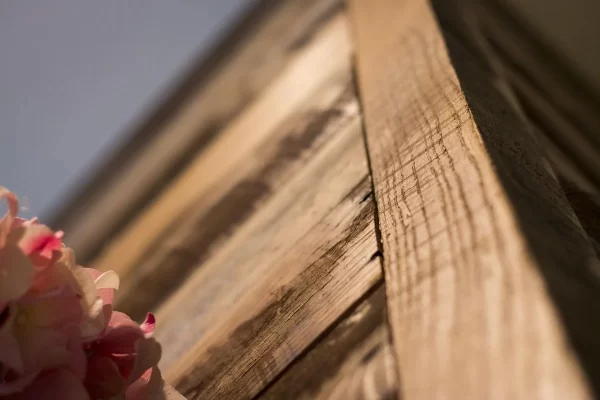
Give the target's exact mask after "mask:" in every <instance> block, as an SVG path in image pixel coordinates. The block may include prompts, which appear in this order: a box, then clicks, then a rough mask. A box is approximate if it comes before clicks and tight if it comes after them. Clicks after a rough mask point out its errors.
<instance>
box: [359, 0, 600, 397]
mask: <svg viewBox="0 0 600 400" xmlns="http://www.w3.org/2000/svg"><path fill="white" fill-rule="evenodd" d="M351 4H352V17H353V21H354V25H353V26H354V31H355V36H356V42H357V70H358V76H359V82H360V92H361V94H362V96H363V97H362V100H363V106H364V111H365V123H366V133H367V143H368V150H369V159H370V162H371V168H372V171H373V180H374V185H375V196H376V202H377V209H378V216H379V222H380V224H379V227H380V229H381V237H382V240H383V247H384V265H385V276H386V286H387V295H388V313H389V319H390V325H391V330H392V336H393V344H394V352H395V356H396V358H397V360H398V362H399V369H398V370H399V382H401V394H402V398H404V399H427V398H444V397H448V398H461V399H482V398H485V399H504V398H523V399H530V398H548V399H550V398H553V399H563V398H589V397H590V394H591V392H590V386H589V382H590V381H586V379H585V375H584V373H588V374H589V375H588V376H589V377H595V378H593V380H595V381H596V382H597V381H598V380H597V379H596V378H597V376H596V375H597V371H598V370H597V368H595V367H596V366H597V364H598V363H597V362H595V361H593V359H594V358H595V359H596V360H597V359H598V357H597V355H598V350H599V349H600V348H599V346H598V345H597V341H596V339H595V337H596V336H595V335H597V333H592V332H597V327H596V326H597V324H595V323H592V322H591V321H597V320H598V318H600V315H599V312H600V307H599V302H598V300H599V298H600V297H599V294H598V293H600V291H599V290H598V289H599V288H600V286H599V285H598V284H599V279H598V272H597V271H598V260H597V259H596V257H595V254H594V252H593V249H592V246H591V245H590V242H589V241H588V240H587V237H586V235H585V233H584V232H583V230H582V229H581V226H580V225H579V222H578V220H577V218H576V217H575V215H574V214H573V212H572V210H571V209H570V207H569V206H568V202H567V200H566V198H565V196H564V193H563V192H562V190H561V187H560V185H559V184H558V182H557V181H556V179H555V177H554V176H553V173H552V171H551V170H550V169H549V168H548V164H547V162H546V160H545V159H544V158H543V153H542V151H541V150H540V148H539V147H538V145H537V143H536V141H535V140H534V139H533V137H532V135H531V132H529V131H528V130H527V129H526V127H524V125H523V123H522V121H521V119H520V118H519V117H518V116H517V115H516V113H515V112H514V111H513V110H512V109H511V107H510V105H509V104H507V103H506V101H505V100H504V98H503V97H502V96H501V95H500V93H499V92H498V91H497V90H496V89H495V88H494V86H492V85H491V84H490V82H491V79H490V76H489V75H486V73H487V72H486V70H485V69H483V68H481V63H480V62H479V61H478V60H475V59H473V57H472V55H471V54H470V53H469V51H468V50H467V49H466V48H465V47H464V46H463V45H462V44H461V43H460V42H459V41H458V40H457V38H456V37H455V36H454V35H453V34H452V32H453V30H452V27H449V29H448V31H446V32H445V33H446V34H445V36H442V31H441V30H440V27H439V26H438V24H437V21H436V19H435V17H434V14H433V12H432V10H431V8H430V3H429V2H427V1H421V0H414V1H406V2H396V1H393V0H375V1H371V0H353V1H351ZM434 4H435V2H434ZM442 19H443V18H442ZM454 23H456V24H457V25H460V21H457V20H454ZM444 39H445V40H444ZM446 46H448V47H446ZM448 49H449V50H450V55H451V56H452V62H453V64H451V62H450V58H449V54H448ZM455 68H456V70H455ZM457 71H458V74H459V76H460V78H461V80H460V83H459V79H458V77H457V75H456V73H457ZM574 350H576V351H574ZM586 353H587V354H586ZM582 366H583V367H584V368H582Z"/></svg>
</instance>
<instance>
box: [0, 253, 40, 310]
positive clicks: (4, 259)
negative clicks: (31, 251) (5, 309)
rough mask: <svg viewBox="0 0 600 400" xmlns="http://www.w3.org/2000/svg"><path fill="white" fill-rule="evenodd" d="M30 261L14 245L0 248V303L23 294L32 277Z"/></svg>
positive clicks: (32, 271)
mask: <svg viewBox="0 0 600 400" xmlns="http://www.w3.org/2000/svg"><path fill="white" fill-rule="evenodd" d="M34 273H35V271H34V269H33V265H32V264H31V261H29V258H27V256H26V255H25V254H23V252H22V251H21V250H20V249H19V248H18V247H16V246H10V245H8V246H5V247H3V248H0V303H5V302H8V301H10V300H14V299H17V298H19V297H21V296H22V295H24V294H25V293H26V292H27V290H28V289H29V286H30V284H31V281H32V280H33V277H34Z"/></svg>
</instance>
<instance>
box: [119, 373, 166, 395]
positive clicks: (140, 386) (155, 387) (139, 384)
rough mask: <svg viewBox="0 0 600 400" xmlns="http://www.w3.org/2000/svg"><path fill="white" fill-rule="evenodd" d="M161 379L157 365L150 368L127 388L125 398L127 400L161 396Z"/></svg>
mask: <svg viewBox="0 0 600 400" xmlns="http://www.w3.org/2000/svg"><path fill="white" fill-rule="evenodd" d="M162 388H163V380H162V376H161V374H160V370H159V369H158V367H154V368H151V369H149V370H147V371H146V372H144V374H142V376H141V377H140V378H139V379H138V380H137V381H135V382H133V384H131V386H129V388H128V389H127V393H126V395H125V398H126V399H127V400H155V399H156V400H158V399H160V398H162V397H161V394H162Z"/></svg>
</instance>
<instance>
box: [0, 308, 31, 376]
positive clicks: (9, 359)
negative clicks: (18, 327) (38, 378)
mask: <svg viewBox="0 0 600 400" xmlns="http://www.w3.org/2000/svg"><path fill="white" fill-rule="evenodd" d="M1 314H2V316H3V317H2V318H4V321H3V322H2V323H1V324H0V365H2V364H3V365H4V367H8V368H10V369H12V370H13V371H15V372H17V373H18V374H22V373H23V372H25V371H24V366H23V360H22V359H21V352H20V351H19V343H18V342H17V339H16V338H15V336H14V329H13V325H14V321H15V317H16V314H17V310H16V309H15V307H14V306H10V307H9V306H7V307H6V308H5V309H4V310H3V311H2V312H1Z"/></svg>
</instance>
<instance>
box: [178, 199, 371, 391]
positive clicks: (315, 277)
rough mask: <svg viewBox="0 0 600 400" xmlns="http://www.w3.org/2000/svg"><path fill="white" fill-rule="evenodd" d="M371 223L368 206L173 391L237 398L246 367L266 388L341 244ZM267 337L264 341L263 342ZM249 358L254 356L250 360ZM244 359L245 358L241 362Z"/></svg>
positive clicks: (247, 388)
mask: <svg viewBox="0 0 600 400" xmlns="http://www.w3.org/2000/svg"><path fill="white" fill-rule="evenodd" d="M372 223H373V203H366V204H364V206H363V207H362V209H361V211H360V213H359V214H358V215H357V216H356V217H355V219H354V220H353V221H352V223H351V224H350V225H349V226H348V228H347V229H346V230H345V233H344V236H343V237H342V238H341V239H340V240H339V241H338V242H336V243H335V244H334V245H333V246H331V248H329V250H327V251H326V252H325V254H323V255H322V256H321V257H320V258H319V259H318V260H317V261H315V262H314V263H312V264H311V265H310V266H308V267H307V268H306V269H305V270H304V271H303V272H302V273H301V274H300V275H299V276H298V277H296V278H295V279H294V280H293V281H292V282H291V283H290V284H288V285H286V286H285V287H282V288H281V290H280V291H279V292H280V293H282V294H281V296H280V297H279V298H277V299H276V300H275V301H273V302H272V303H271V304H270V305H269V306H268V307H266V308H265V309H264V310H262V311H261V312H260V313H259V314H258V315H256V316H255V317H253V318H251V319H250V320H248V321H246V322H244V323H242V324H241V325H240V326H239V327H238V328H237V329H236V330H235V331H234V332H233V333H232V334H231V336H230V337H229V338H227V340H225V341H224V343H223V344H221V345H220V346H217V347H213V348H210V349H209V350H208V351H207V354H206V356H205V357H203V359H202V360H199V363H198V364H197V365H196V366H195V367H194V368H193V369H192V370H191V371H190V372H189V374H188V375H187V376H185V377H184V378H182V379H181V380H180V381H179V382H178V384H177V389H178V390H179V391H180V392H182V393H183V394H184V395H185V396H188V397H189V398H191V399H200V398H207V399H208V398H228V399H234V398H243V397H245V396H247V395H248V392H249V391H250V386H251V385H253V384H255V382H253V381H248V379H249V378H247V375H246V374H247V372H248V371H249V368H251V369H253V370H254V373H255V374H258V375H259V376H261V377H263V378H264V379H262V384H263V385H266V384H267V383H268V382H269V381H270V380H271V379H272V378H273V375H275V374H277V372H278V371H275V370H274V369H273V366H274V365H277V363H276V360H275V359H273V358H272V357H273V356H272V353H273V351H275V349H277V348H280V347H281V346H285V340H286V337H287V335H289V334H290V333H291V332H292V331H293V329H294V327H295V325H296V323H297V322H299V321H302V320H305V319H306V318H310V316H309V315H308V313H309V312H310V310H309V309H307V308H306V307H304V305H305V304H306V303H307V302H309V301H311V299H312V297H313V296H315V295H318V293H320V292H321V290H322V288H323V287H324V286H325V285H327V283H328V282H329V281H330V280H331V279H332V278H331V275H330V274H331V272H332V269H333V268H334V267H335V265H336V261H337V260H338V259H339V258H340V257H342V255H343V254H344V253H345V252H346V251H347V248H346V247H347V245H348V243H350V242H351V241H352V240H353V239H354V238H355V237H357V236H358V235H360V234H361V233H362V232H363V231H364V230H365V229H367V228H368V226H369V225H370V224H372ZM269 338H270V340H269ZM253 356H258V357H257V358H256V359H253V358H254V357H253ZM247 357H250V359H248V360H245V361H246V362H244V359H245V358H247ZM248 363H251V366H249V365H248Z"/></svg>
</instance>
